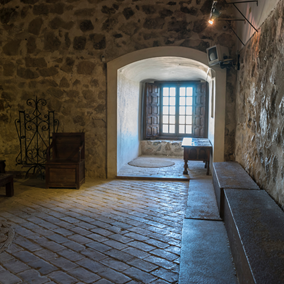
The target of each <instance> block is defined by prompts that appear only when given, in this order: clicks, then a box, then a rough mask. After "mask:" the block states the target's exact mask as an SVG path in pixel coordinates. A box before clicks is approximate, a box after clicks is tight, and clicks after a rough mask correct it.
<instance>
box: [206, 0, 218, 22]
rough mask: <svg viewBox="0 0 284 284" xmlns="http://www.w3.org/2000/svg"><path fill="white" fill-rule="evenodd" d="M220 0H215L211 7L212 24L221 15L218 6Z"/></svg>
mask: <svg viewBox="0 0 284 284" xmlns="http://www.w3.org/2000/svg"><path fill="white" fill-rule="evenodd" d="M217 5H218V1H213V3H212V7H211V12H210V17H209V21H208V23H209V24H210V25H213V24H214V20H215V19H217V18H218V17H219V16H220V11H219V9H218V7H217Z"/></svg>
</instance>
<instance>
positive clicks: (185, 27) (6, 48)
mask: <svg viewBox="0 0 284 284" xmlns="http://www.w3.org/2000/svg"><path fill="white" fill-rule="evenodd" d="M0 4H1V6H0V21H1V27H0V35H1V41H0V49H1V53H0V54H1V55H0V57H1V58H0V130H1V139H0V158H1V159H3V158H4V159H6V160H7V169H8V170H18V169H19V168H18V167H15V158H16V156H17V154H18V152H19V146H18V145H19V144H18V140H17V134H16V130H15V126H14V120H15V119H16V118H17V116H18V111H19V110H24V109H26V108H27V106H26V100H27V99H28V98H35V96H38V97H39V98H45V99H46V100H47V101H48V108H49V109H50V110H55V112H56V118H58V119H59V121H60V126H59V131H65V132H68V131H85V132H86V171H87V176H93V177H105V176H106V64H105V62H108V61H109V60H112V59H114V58H116V57H118V56H121V55H123V54H126V53H129V52H132V51H135V50H138V49H143V48H148V47H153V46H163V45H173V46H185V47H191V48H196V49H198V50H201V51H205V50H206V48H207V47H209V46H211V45H213V44H216V43H218V44H221V45H224V46H228V47H229V49H230V50H233V48H234V41H235V37H234V35H233V34H232V32H231V31H230V30H224V29H223V28H222V25H223V24H222V23H221V22H220V23H219V24H217V25H216V26H215V27H208V26H207V20H208V16H209V13H210V8H211V4H212V1H211V0H187V1H152V0H151V1H148V0H143V1H142V0H132V1H131V0H116V1H114V0H105V1H102V0H88V1H87V0H80V1H79V0H64V1H63V0H46V1H43V0H0ZM229 77H230V76H229ZM230 92H231V88H229V89H228V97H230V96H231V95H230ZM233 103H234V102H232V101H229V100H227V104H229V105H227V107H229V108H230V109H231V108H232V107H231V106H233ZM230 119H231V118H229V117H227V121H228V123H227V125H226V135H227V136H226V141H230V140H232V139H231V138H230V137H232V135H233V131H232V129H233V128H234V122H232V121H230ZM227 129H228V131H227ZM227 143H228V142H227ZM226 149H227V152H228V153H229V152H230V147H227V148H226ZM228 153H226V157H230V153H229V154H228Z"/></svg>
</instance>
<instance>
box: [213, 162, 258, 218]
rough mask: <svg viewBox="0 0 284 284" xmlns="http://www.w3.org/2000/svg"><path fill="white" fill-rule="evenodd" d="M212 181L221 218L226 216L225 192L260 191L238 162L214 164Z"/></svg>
mask: <svg viewBox="0 0 284 284" xmlns="http://www.w3.org/2000/svg"><path fill="white" fill-rule="evenodd" d="M212 179H213V186H214V191H215V195H216V199H217V204H218V208H219V212H220V217H221V218H222V219H223V216H224V191H225V190H226V189H228V188H235V189H243V190H247V189H253V190H259V187H258V185H257V184H256V183H255V182H254V181H253V180H252V178H251V177H250V176H249V175H248V173H247V172H246V171H245V170H244V169H243V168H242V166H241V165H240V164H238V163H236V162H220V163H213V171H212Z"/></svg>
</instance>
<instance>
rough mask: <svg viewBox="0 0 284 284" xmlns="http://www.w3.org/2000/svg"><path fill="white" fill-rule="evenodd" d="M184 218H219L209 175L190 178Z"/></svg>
mask: <svg viewBox="0 0 284 284" xmlns="http://www.w3.org/2000/svg"><path fill="white" fill-rule="evenodd" d="M185 218H186V219H201V220H221V218H220V215H219V210H218V207H217V202H216V197H215V193H214V188H213V184H212V178H211V177H210V178H204V179H198V180H190V182H189V189H188V198H187V208H186V211H185Z"/></svg>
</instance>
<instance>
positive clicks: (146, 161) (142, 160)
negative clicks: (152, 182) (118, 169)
mask: <svg viewBox="0 0 284 284" xmlns="http://www.w3.org/2000/svg"><path fill="white" fill-rule="evenodd" d="M128 164H129V165H130V166H134V167H140V168H163V167H171V166H173V165H174V164H175V163H174V162H172V161H169V160H166V159H159V158H148V157H138V158H136V159H134V160H133V161H131V162H129V163H128Z"/></svg>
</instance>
